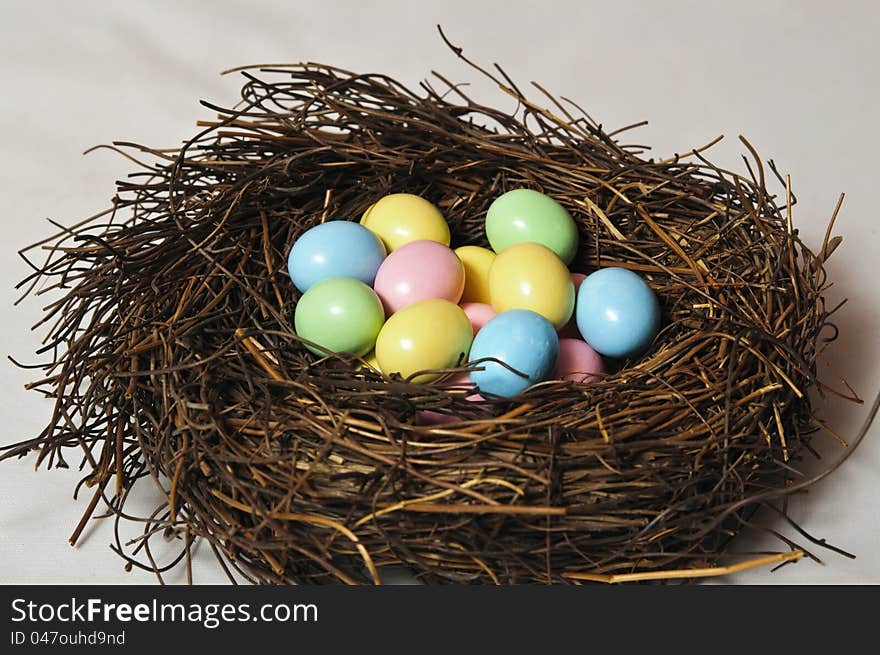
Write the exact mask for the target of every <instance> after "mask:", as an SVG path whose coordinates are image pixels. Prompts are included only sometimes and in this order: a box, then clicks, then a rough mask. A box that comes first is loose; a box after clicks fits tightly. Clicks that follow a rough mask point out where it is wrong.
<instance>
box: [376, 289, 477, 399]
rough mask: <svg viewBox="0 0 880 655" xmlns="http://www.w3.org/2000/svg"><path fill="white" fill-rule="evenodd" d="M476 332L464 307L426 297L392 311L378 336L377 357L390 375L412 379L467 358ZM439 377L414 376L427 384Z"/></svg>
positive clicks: (414, 380) (448, 366) (380, 366)
mask: <svg viewBox="0 0 880 655" xmlns="http://www.w3.org/2000/svg"><path fill="white" fill-rule="evenodd" d="M472 340H473V331H472V330H471V322H470V321H469V320H468V317H467V315H465V313H464V310H462V308H461V307H459V306H458V305H456V304H455V303H453V302H450V301H448V300H439V299H432V300H422V301H419V302H417V303H413V304H412V305H409V306H407V307H404V308H403V309H401V310H400V311H398V312H396V313H395V314H392V315H391V317H390V318H389V319H388V320H387V321H386V322H385V325H384V326H383V327H382V330H381V331H380V332H379V336H378V337H377V338H376V359H377V360H378V363H379V368H381V369H382V371H383V372H384V373H385V374H386V375H391V374H393V373H399V374H400V375H401V376H403V377H404V378H408V377H409V376H411V375H412V374H413V373H416V372H418V371H423V370H428V369H444V368H452V367H453V366H456V365H457V364H458V363H459V362H463V361H466V359H467V355H468V351H470V348H471V341H472ZM437 377H438V375H437V374H423V375H419V376H416V377H415V378H413V379H412V381H413V382H416V383H418V384H423V383H425V382H430V381H431V380H434V379H436V378H437Z"/></svg>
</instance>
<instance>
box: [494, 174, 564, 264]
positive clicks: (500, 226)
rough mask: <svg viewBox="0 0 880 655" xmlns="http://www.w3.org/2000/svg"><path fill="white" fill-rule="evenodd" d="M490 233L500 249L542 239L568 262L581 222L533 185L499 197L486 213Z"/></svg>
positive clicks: (498, 251)
mask: <svg viewBox="0 0 880 655" xmlns="http://www.w3.org/2000/svg"><path fill="white" fill-rule="evenodd" d="M486 236H487V237H488V238H489V244H490V245H491V246H492V249H493V250H494V251H495V252H497V253H500V252H501V251H502V250H504V249H505V248H508V247H509V246H512V245H514V244H517V243H524V242H533V243H540V244H541V245H543V246H546V247H547V248H549V249H550V250H552V251H553V252H555V253H556V254H557V255H558V256H559V258H560V259H561V260H562V261H564V262H565V263H566V264H570V263H571V260H572V259H574V255H575V253H576V252H577V247H578V232H577V226H575V224H574V220H573V219H572V217H571V215H570V214H569V213H568V211H566V209H565V207H563V206H562V205H560V204H559V203H558V202H556V201H555V200H553V198H551V197H550V196H546V195H544V194H543V193H540V192H538V191H534V190H532V189H514V190H513V191H508V192H507V193H505V194H503V195H500V196H498V197H497V198H496V199H495V201H494V202H493V203H492V204H491V205H490V207H489V213H488V214H486Z"/></svg>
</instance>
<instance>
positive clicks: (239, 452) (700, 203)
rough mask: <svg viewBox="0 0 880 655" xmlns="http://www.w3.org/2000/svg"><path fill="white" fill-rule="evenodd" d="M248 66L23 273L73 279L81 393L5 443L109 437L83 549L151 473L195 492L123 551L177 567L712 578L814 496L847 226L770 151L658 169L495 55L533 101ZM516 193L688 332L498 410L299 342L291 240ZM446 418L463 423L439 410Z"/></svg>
mask: <svg viewBox="0 0 880 655" xmlns="http://www.w3.org/2000/svg"><path fill="white" fill-rule="evenodd" d="M459 54H460V53H459ZM480 70H482V69H480ZM241 72H242V74H243V75H244V77H245V84H244V87H243V89H242V101H241V102H240V103H239V104H238V105H237V106H236V107H235V108H232V109H224V108H222V107H215V106H213V105H208V104H207V103H204V104H206V106H208V107H209V108H210V109H212V110H215V111H216V112H217V113H218V117H217V118H216V120H210V121H203V122H201V123H200V126H201V127H203V128H204V130H203V131H201V132H199V133H198V134H197V135H196V136H195V137H193V139H192V140H191V141H189V142H188V143H186V144H185V145H184V146H183V147H182V148H180V149H179V150H174V151H170V150H158V149H150V148H146V147H143V146H137V145H134V144H129V143H117V144H115V146H114V148H116V149H118V150H119V151H120V152H122V153H123V154H125V155H126V156H128V157H130V158H131V159H132V161H134V162H136V163H137V164H138V170H137V172H136V173H134V174H132V175H131V176H129V178H127V179H126V180H124V181H121V182H119V183H118V194H117V196H116V197H115V198H114V202H113V207H112V208H111V209H110V210H108V211H107V212H104V213H103V214H100V215H98V216H97V217H93V218H92V219H89V220H88V221H85V222H83V223H80V224H79V225H77V226H75V227H72V228H69V229H64V230H63V231H62V232H61V233H60V234H59V235H57V236H56V238H55V239H54V240H46V241H45V242H43V244H48V246H47V248H48V255H47V258H46V260H45V261H44V262H35V263H33V264H32V266H33V268H34V271H35V272H34V273H33V274H32V275H31V276H30V277H29V278H28V279H27V280H25V282H24V283H23V284H29V285H30V286H29V288H28V291H29V292H30V291H33V290H35V289H36V288H37V286H38V285H42V289H41V293H42V292H46V291H53V292H56V293H59V297H58V299H57V300H54V301H53V302H52V304H50V305H49V306H48V308H47V309H46V312H45V316H44V318H43V321H42V322H41V326H42V329H44V330H45V331H46V333H47V334H48V336H47V339H46V343H45V347H44V348H43V349H42V350H41V353H45V354H48V356H49V359H50V362H49V363H48V364H47V365H46V367H45V377H44V378H43V379H41V380H39V381H36V382H35V383H33V384H32V385H31V386H32V387H34V388H36V389H38V390H40V391H42V392H43V393H45V394H46V395H47V396H49V397H51V398H54V399H55V409H54V412H53V414H52V416H51V420H50V422H49V425H48V427H47V428H46V429H45V430H44V431H43V432H42V433H41V434H40V435H39V436H38V437H36V438H35V439H32V440H28V441H25V442H22V443H19V444H16V445H14V446H9V447H7V448H6V449H5V452H4V453H3V458H9V457H15V456H23V455H24V454H26V453H27V452H29V451H33V450H36V451H38V455H37V457H38V463H40V462H44V463H46V464H47V465H49V466H52V465H55V466H66V463H65V460H64V457H65V456H66V455H65V453H66V452H73V453H77V454H79V455H80V456H82V457H83V458H84V464H85V468H86V470H87V471H88V475H87V477H86V478H84V479H83V483H82V484H87V485H89V486H91V487H92V488H93V490H92V491H91V493H93V494H94V495H93V497H92V502H91V503H90V505H89V508H88V511H87V512H86V514H85V515H84V516H83V520H82V522H81V523H80V525H79V526H77V528H76V530H75V532H74V535H73V537H72V541H75V540H76V539H77V538H78V536H79V534H80V532H81V531H82V529H83V527H84V526H85V525H86V523H87V521H88V519H89V517H90V516H91V515H92V514H93V512H94V511H95V510H96V509H97V507H98V506H99V504H101V503H106V504H107V505H109V507H110V509H111V511H112V513H115V514H116V516H117V519H116V520H117V521H119V520H126V519H127V518H129V517H128V516H127V515H126V514H125V504H126V500H127V499H128V498H129V495H130V492H131V489H132V487H133V486H134V485H135V483H136V482H137V481H138V480H141V479H144V480H145V484H153V482H150V480H151V479H152V480H155V482H156V483H157V484H160V485H161V486H162V487H163V489H164V490H165V491H166V495H167V502H166V503H164V504H163V505H162V507H160V508H158V509H157V510H156V512H155V513H154V514H153V515H152V516H151V517H149V518H148V519H147V520H145V522H144V535H143V537H142V538H140V539H137V540H135V541H134V542H131V543H123V542H122V541H121V540H117V544H116V546H115V550H117V551H118V552H119V554H121V555H122V556H123V557H125V558H126V559H128V560H129V564H130V565H135V566H139V567H143V568H146V569H149V570H153V571H155V572H156V573H158V574H159V575H160V579H161V574H162V572H163V571H166V570H168V569H169V568H171V567H173V566H175V565H178V564H181V565H182V564H183V562H186V561H188V560H189V549H190V548H191V545H192V543H193V542H194V540H196V539H204V540H207V542H208V543H209V544H210V546H211V548H212V549H213V552H214V553H215V555H216V556H217V558H218V560H219V561H220V563H221V564H222V565H223V567H224V568H225V569H226V570H227V572H229V573H230V574H231V575H232V577H239V576H243V577H244V578H246V579H249V580H251V581H254V582H268V583H284V582H290V583H305V582H308V583H331V582H339V581H343V582H352V583H360V582H371V581H378V579H379V574H378V573H377V567H381V566H382V565H387V564H403V565H405V566H407V567H409V568H410V569H411V570H412V571H413V572H414V573H415V574H416V575H418V576H419V577H421V578H422V579H424V580H427V581H432V582H443V581H446V582H466V583H469V582H479V583H485V582H502V583H527V582H537V583H551V582H552V583H557V582H580V581H589V580H609V579H611V578H609V577H608V576H611V575H615V574H628V573H634V572H635V573H637V574H642V573H646V574H648V575H646V576H645V578H646V579H647V578H650V577H651V575H650V574H651V573H652V572H660V573H659V574H657V576H656V577H660V578H662V577H666V576H664V574H663V572H671V574H670V575H669V576H668V577H689V576H687V575H684V574H682V573H681V572H682V571H684V572H687V571H688V570H691V569H696V568H697V567H716V566H720V565H722V564H723V563H724V562H725V561H730V554H729V553H728V552H727V547H728V542H729V541H730V539H731V537H732V536H734V535H735V534H736V533H738V532H739V531H740V530H741V529H743V528H744V527H745V526H747V525H749V524H750V519H751V516H752V513H753V512H754V510H755V509H756V508H758V507H760V506H765V505H768V504H772V503H773V502H774V501H776V500H779V499H780V498H782V497H783V496H784V495H785V494H787V493H789V492H791V491H793V490H796V489H798V485H793V484H791V482H792V481H793V480H796V479H797V478H798V473H797V462H798V461H799V460H800V459H801V457H802V455H803V454H804V451H805V450H809V448H810V446H809V440H810V434H811V432H812V431H813V430H815V428H816V424H815V423H814V422H813V420H812V419H811V407H810V400H809V397H808V393H809V392H810V390H811V389H812V388H814V387H815V386H816V385H817V380H816V370H815V368H816V367H815V362H816V357H817V354H818V348H819V347H820V345H821V343H822V342H823V339H821V338H820V333H821V332H822V331H823V329H824V328H825V327H826V326H827V325H829V323H828V316H829V312H828V311H826V309H825V306H824V303H823V299H822V295H821V294H822V291H823V288H824V286H825V284H826V281H825V274H824V270H823V266H822V263H823V260H824V258H825V257H826V256H827V255H828V254H830V251H831V250H833V246H834V245H836V241H835V240H832V241H830V242H828V241H827V240H826V244H825V247H824V251H823V253H822V254H821V255H820V256H815V255H813V254H811V252H810V251H809V250H807V249H806V248H805V247H804V246H803V244H802V243H801V242H800V241H799V239H798V237H797V233H796V231H795V230H793V229H792V228H791V225H790V206H789V207H786V204H787V203H788V204H790V203H791V195H790V194H787V196H786V197H782V198H781V199H780V198H777V197H775V196H773V195H771V194H770V193H769V192H768V191H767V184H766V180H765V175H766V176H772V177H773V178H774V179H776V180H779V181H781V182H782V183H783V184H785V182H784V180H782V179H781V177H780V176H779V175H778V174H777V173H776V169H775V167H773V166H772V165H771V166H770V167H769V169H768V170H765V168H764V166H763V165H762V163H761V161H760V160H759V159H758V157H757V155H755V153H754V151H753V150H752V149H751V146H749V145H748V143H747V142H745V141H744V143H745V145H746V147H747V148H748V150H749V151H750V153H751V155H752V158H751V159H750V160H749V161H748V162H747V169H748V177H743V176H739V175H736V174H734V173H731V172H728V171H723V170H720V169H718V168H716V167H715V166H713V165H712V164H711V163H710V162H709V161H708V160H706V159H705V158H704V157H703V154H702V150H700V151H692V152H691V153H690V154H689V155H688V156H687V157H682V158H679V157H675V158H673V159H670V160H665V161H654V160H648V159H645V158H644V157H643V155H642V149H641V148H640V147H636V146H633V147H627V146H625V145H623V144H622V143H621V142H620V141H619V134H615V133H608V132H605V131H603V129H602V128H601V126H599V125H598V124H596V123H595V122H594V121H593V120H592V119H591V118H590V117H589V116H587V115H586V114H584V113H583V112H582V111H580V110H579V109H578V108H577V107H576V106H575V105H573V104H572V103H570V102H568V101H556V100H555V99H553V98H551V97H550V96H549V95H548V96H546V97H545V99H544V100H545V101H546V102H547V104H549V105H550V106H551V107H552V109H542V108H540V106H539V105H536V104H534V103H533V102H531V101H529V100H528V99H527V98H526V97H525V96H524V95H523V94H522V93H521V92H520V91H519V90H518V89H517V87H516V85H515V84H514V83H513V82H512V81H511V80H509V79H508V78H507V77H506V76H504V74H503V73H499V75H501V77H500V78H496V77H492V75H491V74H489V73H488V72H486V71H482V72H483V73H485V74H487V75H490V77H492V79H493V80H495V81H496V82H498V84H499V85H500V86H501V87H502V88H503V89H505V90H506V91H507V93H508V94H510V95H511V96H512V97H513V98H515V100H516V102H517V109H516V111H514V112H512V113H507V112H504V111H500V110H497V109H494V108H491V107H487V106H482V105H480V104H478V103H476V102H475V101H474V100H472V99H470V98H469V97H467V96H466V95H465V94H464V92H463V91H462V89H461V87H459V86H456V85H453V84H451V83H449V82H447V81H446V80H445V79H444V78H442V77H440V76H439V75H438V76H437V78H436V79H437V83H436V84H437V85H439V86H441V87H442V89H441V90H437V89H436V88H435V87H434V85H431V84H429V83H427V82H426V83H423V84H422V87H421V89H420V90H419V92H418V93H415V92H412V91H410V90H408V89H407V88H405V87H404V86H402V85H401V84H399V83H398V82H396V81H394V80H392V79H390V78H388V77H386V76H382V75H358V74H353V73H350V72H347V71H344V70H340V69H337V68H333V67H329V66H324V65H318V64H304V65H291V66H277V67H272V66H267V67H254V68H247V69H241ZM538 89H539V90H540V87H538ZM517 187H529V188H535V189H538V190H540V191H542V192H544V193H546V194H548V195H550V196H551V197H553V198H554V199H556V200H557V201H558V202H560V203H561V204H563V205H564V206H565V207H566V208H567V209H568V211H569V212H570V213H571V215H572V216H573V217H574V219H575V221H576V222H577V224H578V226H579V230H580V244H581V247H580V250H579V252H578V254H577V256H576V258H575V260H574V262H573V263H572V270H576V271H580V272H583V273H588V272H590V271H592V270H595V269H596V268H597V267H601V266H609V265H614V266H623V267H627V268H630V269H633V270H635V271H637V272H639V273H640V274H641V275H643V276H644V277H645V279H646V280H647V281H648V282H649V283H650V285H651V287H652V288H653V289H654V291H655V292H656V293H657V295H658V297H659V298H660V300H661V305H662V308H663V327H662V330H661V332H660V334H659V336H658V337H657V338H656V339H655V341H654V343H653V345H652V346H651V347H650V349H649V350H648V351H647V352H646V353H644V354H643V355H642V356H640V357H639V358H638V359H635V360H631V361H626V362H621V365H620V367H619V369H617V370H615V371H614V372H612V373H610V374H608V375H607V376H605V377H604V378H603V379H600V380H597V381H594V382H591V383H588V384H579V383H573V382H560V381H556V382H545V383H542V384H540V385H537V386H535V387H533V388H531V389H530V390H529V391H528V392H526V393H525V394H524V395H523V396H521V397H519V398H516V399H513V400H498V401H486V402H476V403H475V402H470V401H467V400H465V396H466V395H467V392H466V391H465V390H463V389H456V388H455V387H450V386H448V385H444V384H443V383H442V382H441V383H437V384H432V385H415V384H410V383H408V382H406V381H405V380H401V379H399V378H398V379H387V378H384V377H382V376H381V375H379V374H378V373H376V372H374V371H373V370H372V369H370V368H369V367H362V366H361V364H362V363H363V362H362V361H361V360H358V359H357V358H354V357H347V356H341V355H340V356H334V357H328V358H325V359H319V358H317V357H315V356H314V355H312V354H310V353H309V352H308V351H307V350H306V349H305V348H304V347H303V346H302V344H301V343H300V342H299V341H298V339H297V336H296V334H295V332H294V329H293V313H294V308H295V304H296V300H297V297H298V293H297V292H296V290H295V288H294V287H293V285H292V283H291V282H290V280H289V278H288V276H287V272H286V270H285V258H286V253H287V251H288V250H289V248H290V246H291V244H292V243H293V242H294V240H295V239H296V238H297V237H298V235H300V234H301V233H302V232H303V231H305V230H306V229H307V228H309V227H311V226H313V225H315V224H316V223H318V222H321V221H323V220H329V219H333V220H338V219H345V220H357V219H358V218H359V217H360V216H361V214H362V213H363V211H364V210H365V209H366V208H367V207H369V206H370V205H371V204H372V203H373V202H374V201H376V200H377V199H378V198H379V197H381V196H383V195H384V194H386V193H392V192H408V193H414V194H418V195H421V196H424V197H425V198H427V199H429V200H431V201H432V202H434V203H435V204H437V205H438V206H439V207H440V208H441V210H442V212H443V213H444V215H445V216H446V218H447V220H448V222H449V224H450V230H451V232H452V235H453V237H452V238H453V244H452V245H453V247H457V246H459V245H464V244H477V245H483V246H486V245H487V243H486V239H485V235H484V231H483V224H484V219H485V214H486V211H487V209H488V206H489V204H490V203H491V201H492V200H493V199H494V198H495V197H497V196H498V195H500V194H501V193H503V192H504V191H507V190H509V189H512V188H517ZM38 245H42V244H38ZM31 259H32V258H31ZM829 332H831V330H829ZM423 410H433V411H435V412H440V413H445V414H449V415H450V416H453V417H457V418H458V419H459V420H457V421H455V422H451V423H448V424H443V425H422V424H419V422H418V420H417V419H416V415H417V413H418V412H420V411H423ZM141 520H144V519H141ZM117 534H118V530H117ZM163 534H164V535H165V536H166V537H167V536H168V535H169V534H170V535H176V536H178V537H179V538H180V540H181V541H180V543H181V545H182V547H181V550H180V555H179V556H178V557H177V558H176V559H175V560H173V561H172V562H157V561H155V558H154V557H153V556H152V554H151V551H150V548H149V544H150V540H151V539H153V538H156V537H161V536H162V535H163ZM789 545H790V546H792V548H794V546H793V545H792V544H790V543H789ZM792 552H795V555H796V556H797V554H798V553H800V552H801V551H792ZM796 556H791V553H782V554H781V556H780V557H779V558H778V559H776V560H774V561H775V562H777V563H781V562H787V561H790V560H792V559H795V558H796ZM233 570H235V571H237V574H234V573H232V571H233ZM675 572H679V573H678V574H677V575H676V573H675Z"/></svg>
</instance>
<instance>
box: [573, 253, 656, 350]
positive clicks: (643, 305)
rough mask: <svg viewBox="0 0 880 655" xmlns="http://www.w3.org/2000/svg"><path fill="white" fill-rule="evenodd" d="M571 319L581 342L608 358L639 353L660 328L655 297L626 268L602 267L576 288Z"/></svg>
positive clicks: (638, 277) (635, 275)
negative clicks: (573, 312) (575, 303)
mask: <svg viewBox="0 0 880 655" xmlns="http://www.w3.org/2000/svg"><path fill="white" fill-rule="evenodd" d="M575 316H576V319H577V326H578V330H580V333H581V336H582V337H583V338H584V340H585V341H586V342H587V343H588V344H590V345H591V346H592V347H593V349H594V350H596V351H597V352H599V353H601V354H603V355H606V356H608V357H632V356H633V355H637V354H639V353H640V352H642V351H643V350H644V349H645V348H647V347H648V345H650V343H651V341H652V340H653V339H654V337H655V336H656V335H657V331H658V330H659V329H660V304H659V303H658V302H657V296H656V295H655V294H654V291H653V290H652V289H651V287H650V286H648V283H647V282H645V281H644V280H643V279H642V278H641V277H640V276H639V275H637V274H636V273H633V272H632V271H630V270H628V269H626V268H617V267H612V268H603V269H600V270H598V271H596V272H594V273H591V274H590V275H588V276H587V278H586V279H585V280H584V281H583V282H582V283H581V286H580V288H578V294H577V307H576V308H575Z"/></svg>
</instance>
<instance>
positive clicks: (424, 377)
mask: <svg viewBox="0 0 880 655" xmlns="http://www.w3.org/2000/svg"><path fill="white" fill-rule="evenodd" d="M485 227H486V236H487V237H488V241H489V244H490V245H491V247H492V250H489V249H487V248H482V247H479V246H462V247H460V248H457V249H455V250H452V249H451V248H450V247H449V245H450V233H449V226H448V224H447V222H446V220H445V219H444V218H443V215H442V214H441V212H440V210H439V209H438V208H437V207H436V206H435V205H433V204H432V203H430V202H428V201H427V200H425V199H424V198H421V197H419V196H416V195H411V194H406V193H396V194H391V195H386V196H384V197H382V198H381V199H380V200H378V201H377V202H376V203H374V204H373V205H372V206H371V207H370V208H369V209H367V211H366V212H365V213H364V215H363V216H362V217H361V220H360V223H354V222H351V221H328V222H325V223H321V224H320V225H316V226H315V227H312V228H311V229H309V230H307V231H306V232H304V233H303V234H302V235H301V236H300V237H299V238H298V239H297V240H296V242H295V243H294V244H293V247H292V248H291V250H290V255H289V258H288V270H289V273H290V276H291V279H292V280H293V283H294V285H295V286H296V287H297V288H298V289H299V290H300V291H301V292H302V296H301V297H300V299H299V302H298V303H297V305H296V310H295V315H294V324H295V327H296V331H297V334H298V335H299V337H300V338H301V339H303V340H304V342H305V344H306V347H308V348H309V349H310V350H311V351H312V352H314V353H316V354H321V355H325V354H327V353H339V352H351V353H355V354H357V355H361V356H363V357H365V358H366V361H367V362H368V363H369V365H370V366H372V367H373V368H374V369H376V370H377V371H380V372H382V373H384V374H386V375H392V374H399V375H401V376H402V377H404V378H407V379H409V380H410V381H412V382H415V383H426V382H431V381H433V380H436V379H437V377H438V376H439V375H440V374H441V373H440V371H442V370H443V369H450V368H454V367H457V366H464V365H468V366H469V367H470V368H471V371H470V373H469V382H470V383H472V384H473V385H475V386H476V387H477V390H478V391H479V393H480V394H483V395H493V396H501V397H511V396H515V395H517V394H519V393H521V392H523V391H524V390H525V389H527V388H528V387H530V386H531V385H534V384H536V383H538V382H541V381H544V380H548V379H567V380H574V381H579V382H589V381H590V380H591V379H593V378H594V376H595V375H596V374H600V373H602V372H603V370H604V363H603V359H602V356H603V355H604V356H606V357H610V358H623V357H630V356H633V355H635V354H637V353H639V352H641V351H642V350H644V348H646V347H647V346H648V345H649V344H650V342H651V340H652V339H653V338H654V336H655V335H656V333H657V330H658V328H659V323H660V310H659V305H658V303H657V298H656V297H655V295H654V293H653V291H652V290H651V288H650V287H649V286H648V284H647V283H646V282H645V281H644V280H643V279H642V278H641V277H640V276H639V275H637V274H635V273H633V272H632V271H630V270H628V269H625V268H617V267H609V268H602V269H599V270H596V271H594V272H593V273H591V274H590V275H583V274H580V273H572V272H570V271H569V269H568V265H569V264H570V263H571V261H572V259H573V258H574V256H575V253H576V251H577V248H578V232H577V228H576V226H575V223H574V221H573V219H572V218H571V215H570V214H569V213H568V211H567V210H566V209H565V208H564V207H563V206H562V205H560V204H559V203H557V202H556V201H555V200H553V199H552V198H550V197H549V196H547V195H544V194H542V193H539V192H537V191H534V190H531V189H515V190H513V191H508V192H507V193H504V194H503V195H501V196H499V197H498V198H496V199H495V200H494V202H493V203H492V204H491V206H490V207H489V210H488V213H487V215H486V224H485Z"/></svg>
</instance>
